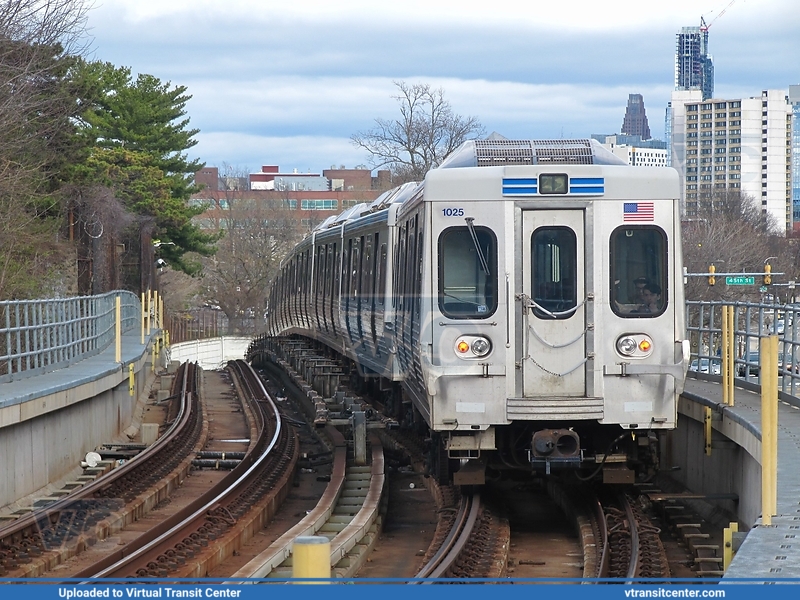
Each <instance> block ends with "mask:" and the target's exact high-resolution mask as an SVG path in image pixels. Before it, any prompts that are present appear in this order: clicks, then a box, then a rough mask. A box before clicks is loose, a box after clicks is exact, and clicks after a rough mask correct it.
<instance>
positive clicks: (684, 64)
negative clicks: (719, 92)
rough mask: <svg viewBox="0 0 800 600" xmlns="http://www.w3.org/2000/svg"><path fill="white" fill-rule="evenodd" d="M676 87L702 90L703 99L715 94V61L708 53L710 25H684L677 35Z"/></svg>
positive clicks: (677, 88)
mask: <svg viewBox="0 0 800 600" xmlns="http://www.w3.org/2000/svg"><path fill="white" fill-rule="evenodd" d="M676 38H677V44H676V49H675V89H676V90H700V91H701V92H702V93H703V100H708V99H709V98H711V97H712V96H713V95H714V63H713V61H712V58H711V55H710V54H709V53H708V27H706V26H705V24H703V25H702V26H701V27H683V28H681V32H680V33H679V34H677V35H676Z"/></svg>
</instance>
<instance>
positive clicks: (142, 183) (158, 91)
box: [73, 62, 217, 273]
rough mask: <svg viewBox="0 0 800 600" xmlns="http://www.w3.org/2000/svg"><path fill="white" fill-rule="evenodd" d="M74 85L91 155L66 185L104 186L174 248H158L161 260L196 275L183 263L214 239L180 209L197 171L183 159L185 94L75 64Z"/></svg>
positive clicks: (187, 133) (190, 211)
mask: <svg viewBox="0 0 800 600" xmlns="http://www.w3.org/2000/svg"><path fill="white" fill-rule="evenodd" d="M76 79H78V80H80V85H81V87H82V89H85V90H87V94H86V98H85V100H84V110H83V112H82V113H81V116H80V120H81V126H80V132H79V136H80V137H82V138H83V139H84V141H85V143H86V144H88V145H90V146H92V147H93V150H92V152H91V157H90V158H89V159H87V160H86V161H85V162H84V163H82V164H81V165H79V166H78V167H76V169H75V172H74V178H73V180H74V181H76V182H77V183H79V184H99V185H103V186H107V187H109V188H110V189H112V190H114V192H115V195H116V196H117V198H118V199H120V200H121V201H122V202H123V204H124V205H125V207H126V208H127V209H128V210H130V211H131V212H133V213H135V214H137V215H140V216H145V217H148V216H149V217H153V218H154V222H155V226H156V229H155V231H154V235H155V236H157V237H159V238H160V239H161V240H162V241H164V242H172V244H174V245H172V244H170V245H166V244H165V246H164V248H163V251H162V253H161V255H162V257H163V258H164V259H166V260H167V261H168V262H170V263H171V264H172V265H173V266H174V267H176V268H179V269H181V270H183V271H185V272H187V273H193V272H196V271H197V270H198V269H199V265H197V264H193V263H190V262H187V261H186V260H184V258H183V255H184V254H185V253H186V252H197V253H199V254H203V255H208V254H211V253H213V251H214V248H213V243H214V242H215V241H216V239H217V238H216V237H215V236H209V235H205V234H203V233H202V232H200V230H199V229H198V228H197V227H196V226H194V225H193V224H192V223H191V218H192V217H193V216H195V215H198V214H200V213H201V212H202V207H190V206H188V204H187V200H188V199H189V197H190V196H191V195H192V194H193V193H194V192H196V191H198V188H197V187H195V186H194V183H193V178H194V174H195V172H197V171H198V170H200V169H201V168H202V167H203V164H202V163H201V162H199V161H197V160H189V159H188V158H187V155H186V153H185V151H186V150H188V149H189V148H191V147H193V146H194V145H195V144H197V141H196V140H195V139H194V135H195V134H197V132H198V130H197V129H189V128H188V125H189V118H188V117H186V110H185V109H186V103H187V102H188V100H189V99H190V98H191V96H189V95H187V94H186V87H185V86H175V87H172V86H171V84H170V83H162V82H161V81H160V80H159V79H158V78H156V77H153V76H152V75H146V74H140V75H138V76H137V78H136V79H135V80H134V79H133V78H132V75H131V71H130V69H129V68H128V67H115V66H114V65H112V64H110V63H104V62H90V63H82V65H81V68H80V69H79V72H78V73H76Z"/></svg>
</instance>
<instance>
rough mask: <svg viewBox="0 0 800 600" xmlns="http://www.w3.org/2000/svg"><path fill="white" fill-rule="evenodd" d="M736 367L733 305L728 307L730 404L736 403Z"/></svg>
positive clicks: (734, 311) (734, 308) (734, 312)
mask: <svg viewBox="0 0 800 600" xmlns="http://www.w3.org/2000/svg"><path fill="white" fill-rule="evenodd" d="M735 367H736V307H734V306H731V307H730V308H729V309H728V374H727V379H728V390H730V391H729V392H728V400H729V401H730V402H729V405H730V406H733V405H734V404H735V396H734V394H733V370H734V368H735Z"/></svg>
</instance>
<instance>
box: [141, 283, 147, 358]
mask: <svg viewBox="0 0 800 600" xmlns="http://www.w3.org/2000/svg"><path fill="white" fill-rule="evenodd" d="M145 306H146V305H145V303H144V292H142V315H141V317H142V318H141V322H142V342H141V344H142V346H144V311H145Z"/></svg>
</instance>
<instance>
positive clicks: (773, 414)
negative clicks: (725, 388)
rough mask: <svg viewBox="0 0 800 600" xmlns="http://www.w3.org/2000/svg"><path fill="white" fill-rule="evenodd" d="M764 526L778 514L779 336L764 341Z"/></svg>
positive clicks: (762, 412) (762, 487) (762, 498)
mask: <svg viewBox="0 0 800 600" xmlns="http://www.w3.org/2000/svg"><path fill="white" fill-rule="evenodd" d="M759 362H760V363H761V365H760V367H759V378H760V379H761V522H762V524H764V525H772V517H773V515H776V514H777V512H778V494H777V489H778V336H777V335H771V336H769V337H768V338H762V339H761V346H760V352H759Z"/></svg>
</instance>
